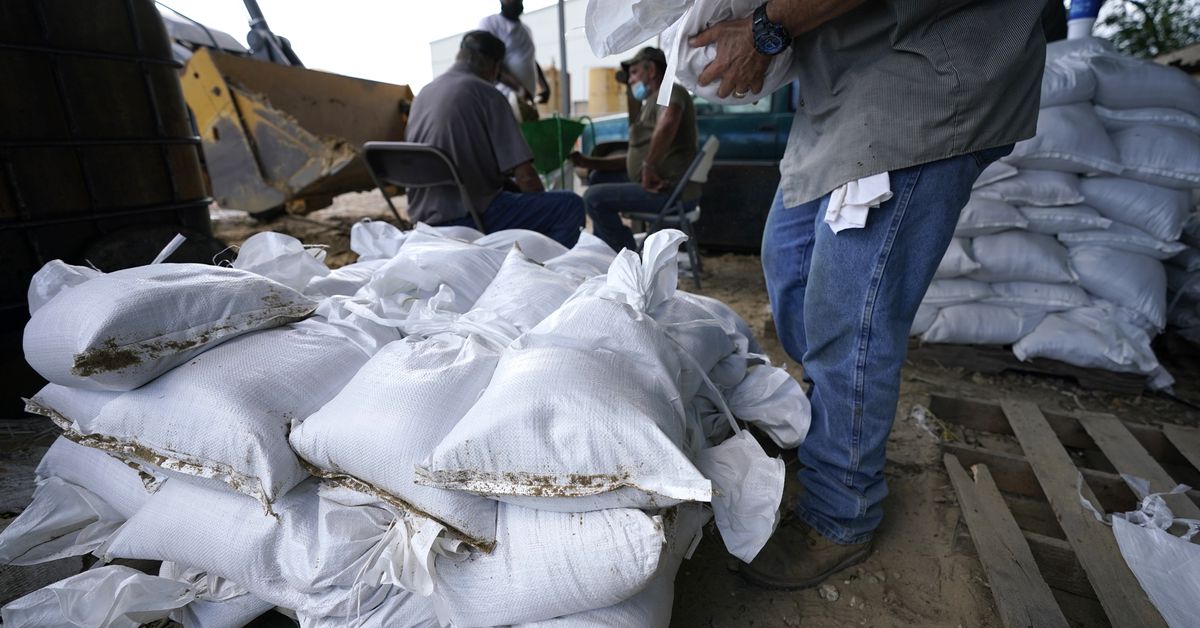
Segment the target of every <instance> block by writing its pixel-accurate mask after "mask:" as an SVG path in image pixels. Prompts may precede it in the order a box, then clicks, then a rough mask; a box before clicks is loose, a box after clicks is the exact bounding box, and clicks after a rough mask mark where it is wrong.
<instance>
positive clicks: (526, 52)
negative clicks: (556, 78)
mask: <svg viewBox="0 0 1200 628" xmlns="http://www.w3.org/2000/svg"><path fill="white" fill-rule="evenodd" d="M524 12H525V3H524V2H522V0H500V12H499V13H496V14H494V15H489V16H487V17H485V18H483V19H482V20H480V21H479V30H481V31H487V32H489V33H491V34H493V35H495V36H496V37H497V38H498V39H499V40H500V41H502V42H504V49H505V52H504V64H503V65H502V66H501V68H500V81H499V82H498V83H496V88H497V89H499V90H500V92H501V93H502V94H504V96H505V97H506V98H509V99H510V101H512V102H513V103H514V106H515V109H516V111H515V113H517V117H518V119H520V120H522V121H530V120H537V119H538V112H537V108H536V107H535V106H534V97H533V94H534V92H535V91H536V92H537V102H538V104H543V103H545V102H547V101H549V100H550V86H549V84H547V83H546V75H545V74H544V73H542V68H541V66H539V65H538V63H537V59H535V58H534V48H533V33H532V32H530V30H529V26H527V25H526V24H524V23H522V22H521V14H522V13H524Z"/></svg>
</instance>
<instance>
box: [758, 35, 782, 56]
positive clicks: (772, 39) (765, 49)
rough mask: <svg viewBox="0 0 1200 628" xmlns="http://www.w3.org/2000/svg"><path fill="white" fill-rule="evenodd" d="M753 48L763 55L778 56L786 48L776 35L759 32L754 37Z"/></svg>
mask: <svg viewBox="0 0 1200 628" xmlns="http://www.w3.org/2000/svg"><path fill="white" fill-rule="evenodd" d="M754 47H755V48H757V49H758V51H759V52H761V53H763V54H765V55H774V54H779V53H780V52H781V51H782V50H783V49H784V48H786V47H787V46H786V42H784V40H783V38H782V37H780V36H779V35H778V34H776V33H772V32H760V33H756V34H755V35H754Z"/></svg>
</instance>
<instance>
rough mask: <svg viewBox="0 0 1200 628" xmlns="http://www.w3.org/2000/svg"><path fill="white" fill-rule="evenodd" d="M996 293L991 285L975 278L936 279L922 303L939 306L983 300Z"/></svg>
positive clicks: (926, 292) (930, 285)
mask: <svg viewBox="0 0 1200 628" xmlns="http://www.w3.org/2000/svg"><path fill="white" fill-rule="evenodd" d="M995 294H996V293H995V292H993V291H992V288H991V286H989V285H987V284H986V283H984V282H982V281H975V280H974V279H934V280H933V282H932V283H930V284H929V289H928V290H926V291H925V298H924V299H922V300H921V305H923V306H930V307H934V308H939V307H945V306H947V305H958V304H959V303H970V302H972V301H982V300H983V299H986V298H988V297H992V296H995Z"/></svg>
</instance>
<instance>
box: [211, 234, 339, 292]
mask: <svg viewBox="0 0 1200 628" xmlns="http://www.w3.org/2000/svg"><path fill="white" fill-rule="evenodd" d="M324 260H325V251H324V249H321V248H306V247H305V246H304V244H303V243H302V242H300V240H297V239H296V238H293V237H292V236H290V235H286V234H283V233H275V232H273V231H262V232H260V233H256V234H254V235H252V236H250V237H249V238H247V239H246V241H245V242H243V243H242V246H241V247H239V248H238V255H237V259H235V260H233V267H234V268H237V269H238V270H245V271H248V272H252V273H256V274H259V275H262V276H263V277H266V278H268V279H274V280H275V281H278V282H279V283H281V284H283V285H285V286H287V287H289V288H291V289H292V290H295V291H297V292H303V291H304V288H305V287H306V286H308V284H309V282H310V281H312V280H313V279H316V278H318V277H324V276H326V275H328V274H329V267H327V266H326V265H325V264H324Z"/></svg>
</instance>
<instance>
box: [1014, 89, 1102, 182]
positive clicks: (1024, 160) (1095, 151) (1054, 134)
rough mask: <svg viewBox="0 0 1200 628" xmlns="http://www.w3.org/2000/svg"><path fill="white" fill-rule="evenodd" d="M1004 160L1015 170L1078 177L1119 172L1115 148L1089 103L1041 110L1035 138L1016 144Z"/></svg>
mask: <svg viewBox="0 0 1200 628" xmlns="http://www.w3.org/2000/svg"><path fill="white" fill-rule="evenodd" d="M1005 160H1006V161H1008V162H1009V163H1012V164H1016V166H1017V167H1018V168H1040V169H1044V170H1059V171H1062V172H1075V173H1080V174H1087V173H1091V172H1110V173H1113V174H1118V173H1120V172H1121V170H1122V166H1121V158H1120V155H1119V154H1118V153H1117V149H1116V147H1115V146H1113V143H1112V141H1111V140H1109V139H1108V133H1107V132H1106V131H1105V130H1104V126H1103V125H1101V124H1100V119H1099V118H1097V117H1096V112H1095V110H1094V109H1092V106H1091V105H1090V104H1088V103H1076V104H1073V105H1062V106H1060V107H1048V108H1046V109H1042V110H1041V112H1040V114H1039V115H1038V122H1037V135H1035V136H1034V137H1032V138H1030V139H1027V140H1024V141H1022V142H1017V145H1016V146H1015V147H1014V148H1013V152H1012V154H1010V155H1009V156H1008V157H1005Z"/></svg>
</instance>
